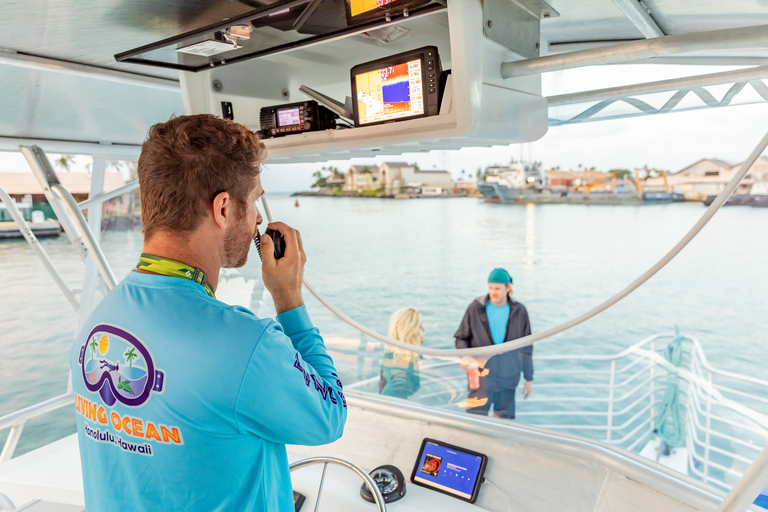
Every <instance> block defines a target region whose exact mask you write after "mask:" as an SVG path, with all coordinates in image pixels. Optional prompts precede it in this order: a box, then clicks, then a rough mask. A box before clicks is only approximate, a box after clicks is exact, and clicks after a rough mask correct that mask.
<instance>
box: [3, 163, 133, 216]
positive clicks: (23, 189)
mask: <svg viewBox="0 0 768 512" xmlns="http://www.w3.org/2000/svg"><path fill="white" fill-rule="evenodd" d="M57 174H58V177H59V181H61V184H62V185H64V188H66V189H67V190H68V191H69V193H70V194H72V197H74V198H75V201H77V202H80V201H85V200H86V199H88V196H89V194H90V191H91V174H89V173H84V172H60V173H57ZM123 185H125V180H124V179H123V175H122V174H120V173H118V172H108V173H106V174H104V192H110V191H112V190H115V189H116V188H119V187H122V186H123ZM0 188H2V189H3V190H5V191H6V192H7V193H8V195H10V196H11V197H12V198H13V199H15V200H16V202H24V201H25V199H24V197H25V196H31V201H32V205H33V208H34V209H35V210H42V211H43V212H44V213H45V215H46V217H53V216H54V215H53V211H52V210H51V209H50V206H49V205H48V200H47V199H46V198H45V195H44V194H43V189H42V188H41V187H40V184H39V183H38V182H37V179H36V178H35V175H34V174H32V173H31V172H0ZM26 201H29V197H28V198H27V199H26ZM128 204H129V202H126V204H125V205H124V204H123V202H122V199H121V198H119V197H117V198H115V199H113V200H111V201H109V202H107V203H104V212H105V213H116V214H122V213H127V212H124V211H123V210H125V209H126V208H128Z"/></svg>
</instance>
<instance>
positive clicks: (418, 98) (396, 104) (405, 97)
mask: <svg viewBox="0 0 768 512" xmlns="http://www.w3.org/2000/svg"><path fill="white" fill-rule="evenodd" d="M422 80H423V79H422V65H421V59H416V60H412V61H409V62H404V63H402V64H396V65H394V66H386V67H383V68H381V69H377V70H374V71H369V72H366V73H360V74H359V75H355V83H356V87H357V91H356V95H357V98H356V101H357V107H358V113H359V119H360V125H361V126H362V125H365V124H369V123H380V122H383V121H390V120H397V119H401V118H407V117H412V116H420V115H423V114H424V87H423V83H422Z"/></svg>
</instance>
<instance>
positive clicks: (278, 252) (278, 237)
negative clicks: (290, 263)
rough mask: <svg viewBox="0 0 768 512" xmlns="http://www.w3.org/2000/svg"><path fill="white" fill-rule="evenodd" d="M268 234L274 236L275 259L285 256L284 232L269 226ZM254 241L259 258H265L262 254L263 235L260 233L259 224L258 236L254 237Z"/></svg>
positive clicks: (257, 228)
mask: <svg viewBox="0 0 768 512" xmlns="http://www.w3.org/2000/svg"><path fill="white" fill-rule="evenodd" d="M266 234H267V235H269V236H270V237H272V243H273V244H274V245H275V259H276V260H279V259H280V258H282V257H283V256H285V237H283V234H282V233H280V232H279V231H277V230H274V229H272V228H267V231H266ZM253 243H254V245H255V246H256V250H257V251H258V253H259V259H261V260H263V259H264V258H262V256H261V235H260V234H259V227H258V226H256V236H255V237H253Z"/></svg>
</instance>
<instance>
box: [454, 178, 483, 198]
mask: <svg viewBox="0 0 768 512" xmlns="http://www.w3.org/2000/svg"><path fill="white" fill-rule="evenodd" d="M453 188H457V189H459V190H462V191H465V192H467V193H468V194H472V193H475V192H478V188H477V182H476V181H472V180H470V181H464V180H461V179H460V180H459V181H457V182H455V183H454V184H453Z"/></svg>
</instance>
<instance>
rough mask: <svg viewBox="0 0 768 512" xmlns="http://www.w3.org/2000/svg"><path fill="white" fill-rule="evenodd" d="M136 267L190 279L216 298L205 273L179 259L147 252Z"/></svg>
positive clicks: (140, 257)
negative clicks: (170, 258)
mask: <svg viewBox="0 0 768 512" xmlns="http://www.w3.org/2000/svg"><path fill="white" fill-rule="evenodd" d="M136 268H137V269H139V270H147V271H149V272H154V273H155V274H162V275H164V276H170V277H180V278H182V279H189V280H190V281H194V282H196V283H197V284H199V285H201V286H202V287H203V288H205V293H207V294H208V295H209V296H210V297H213V298H214V299H215V298H216V296H215V295H214V294H213V289H212V288H211V286H210V285H209V284H208V281H207V280H206V279H205V274H204V273H203V271H202V270H200V269H197V268H192V267H190V266H189V265H185V264H183V263H179V262H178V261H173V260H167V259H165V258H161V257H159V256H153V255H151V254H147V253H142V254H141V256H139V262H138V263H137V264H136Z"/></svg>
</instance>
